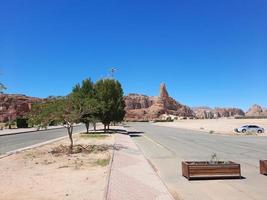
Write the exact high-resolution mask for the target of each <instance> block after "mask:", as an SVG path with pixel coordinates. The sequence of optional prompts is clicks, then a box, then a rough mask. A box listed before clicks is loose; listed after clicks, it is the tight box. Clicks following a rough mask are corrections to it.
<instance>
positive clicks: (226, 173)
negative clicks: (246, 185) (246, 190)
mask: <svg viewBox="0 0 267 200" xmlns="http://www.w3.org/2000/svg"><path fill="white" fill-rule="evenodd" d="M182 174H183V176H184V177H186V178H187V179H188V180H190V179H201V178H205V179H207V178H241V169H240V164H237V163H234V162H231V161H228V162H223V161H218V162H216V163H215V164H211V163H209V162H207V161H184V162H182Z"/></svg>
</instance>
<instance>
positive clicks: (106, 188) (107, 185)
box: [103, 141, 115, 200]
mask: <svg viewBox="0 0 267 200" xmlns="http://www.w3.org/2000/svg"><path fill="white" fill-rule="evenodd" d="M114 151H115V141H114V144H113V150H112V155H111V158H110V161H109V166H108V174H107V179H106V185H105V188H104V190H105V191H104V195H103V200H107V199H108V188H109V180H110V175H111V166H112V163H113V159H114V153H115V152H114Z"/></svg>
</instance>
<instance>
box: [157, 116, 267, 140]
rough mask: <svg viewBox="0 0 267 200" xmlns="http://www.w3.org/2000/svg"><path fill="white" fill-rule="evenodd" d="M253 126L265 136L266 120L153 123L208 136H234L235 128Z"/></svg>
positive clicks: (207, 120)
mask: <svg viewBox="0 0 267 200" xmlns="http://www.w3.org/2000/svg"><path fill="white" fill-rule="evenodd" d="M247 124H255V125H259V126H261V127H263V128H264V129H265V133H264V134H258V135H263V136H264V135H265V136H266V135H267V133H266V132H267V119H223V118H222V119H199V120H190V119H188V120H178V121H175V122H164V123H154V125H156V126H166V127H174V128H182V129H190V130H197V131H203V132H207V133H210V134H220V133H222V134H229V135H233V134H236V133H235V132H234V129H235V128H239V127H241V126H243V125H247Z"/></svg>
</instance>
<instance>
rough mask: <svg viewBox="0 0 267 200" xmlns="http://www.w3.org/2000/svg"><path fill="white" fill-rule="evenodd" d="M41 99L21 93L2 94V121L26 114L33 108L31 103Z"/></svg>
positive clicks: (0, 100)
mask: <svg viewBox="0 0 267 200" xmlns="http://www.w3.org/2000/svg"><path fill="white" fill-rule="evenodd" d="M40 100H41V99H40V98H35V97H29V96H25V95H20V94H0V122H7V121H9V120H15V119H16V118H17V117H22V116H24V115H25V114H26V113H28V112H29V111H30V110H31V105H32V104H33V103H34V102H38V101H40Z"/></svg>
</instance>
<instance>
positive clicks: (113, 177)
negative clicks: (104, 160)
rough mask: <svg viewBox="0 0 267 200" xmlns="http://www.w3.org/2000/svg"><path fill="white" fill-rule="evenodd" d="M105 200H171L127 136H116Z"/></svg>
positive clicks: (154, 173)
mask: <svg viewBox="0 0 267 200" xmlns="http://www.w3.org/2000/svg"><path fill="white" fill-rule="evenodd" d="M115 147H116V148H117V150H115V151H114V157H113V161H112V166H111V172H110V178H109V183H108V188H107V194H106V195H107V196H106V197H107V200H126V199H127V200H144V199H145V200H173V198H172V196H171V195H170V193H169V192H168V190H167V188H166V186H165V185H164V184H163V182H162V181H161V180H160V178H159V177H158V175H157V174H156V172H154V170H153V169H152V167H151V166H150V165H149V163H148V161H147V160H146V159H145V157H144V156H143V154H142V153H141V151H140V150H139V149H138V147H137V146H136V145H135V143H134V142H133V141H132V140H131V138H130V136H129V135H122V134H117V135H116V136H115Z"/></svg>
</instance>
